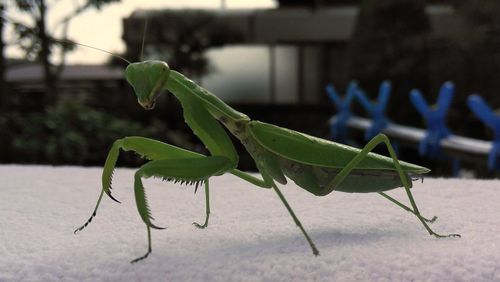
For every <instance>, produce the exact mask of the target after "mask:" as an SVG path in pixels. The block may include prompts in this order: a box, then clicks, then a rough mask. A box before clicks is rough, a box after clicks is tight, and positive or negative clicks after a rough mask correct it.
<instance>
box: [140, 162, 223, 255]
mask: <svg viewBox="0 0 500 282" xmlns="http://www.w3.org/2000/svg"><path fill="white" fill-rule="evenodd" d="M228 163H229V160H228V159H227V158H225V157H220V156H208V157H200V158H187V159H167V160H156V161H150V162H148V163H146V164H144V165H143V166H141V168H140V169H139V170H138V171H137V172H136V173H135V184H134V191H135V200H136V204H137V209H138V211H139V214H140V216H141V218H142V220H143V221H144V223H145V224H146V225H147V226H148V251H147V253H146V254H145V255H143V256H141V257H139V258H137V259H135V260H133V261H132V262H137V261H139V260H142V259H144V258H146V257H147V256H148V255H149V254H150V253H151V232H150V229H149V228H155V229H162V228H161V227H158V226H155V225H154V224H152V223H151V219H152V217H151V213H150V209H149V206H148V203H147V199H146V194H145V191H144V185H143V184H142V178H149V177H159V178H163V179H166V180H174V181H175V182H178V181H180V182H187V183H191V182H193V183H199V182H207V181H208V179H209V177H211V176H213V175H216V174H218V173H219V172H220V171H224V170H226V168H227V166H228ZM205 187H206V188H207V189H208V185H207V186H205ZM206 191H208V190H206ZM207 205H208V194H207ZM207 211H208V209H207ZM207 224H208V212H207V217H206V219H205V226H203V227H206V225H207Z"/></svg>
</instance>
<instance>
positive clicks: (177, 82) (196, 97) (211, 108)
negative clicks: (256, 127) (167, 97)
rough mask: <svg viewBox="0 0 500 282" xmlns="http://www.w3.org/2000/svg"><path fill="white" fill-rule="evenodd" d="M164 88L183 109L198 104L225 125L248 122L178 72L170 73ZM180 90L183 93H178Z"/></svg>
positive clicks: (240, 114) (238, 113)
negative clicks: (174, 97) (175, 98)
mask: <svg viewBox="0 0 500 282" xmlns="http://www.w3.org/2000/svg"><path fill="white" fill-rule="evenodd" d="M165 88H166V89H167V90H169V91H170V92H171V93H172V94H174V95H175V96H176V97H177V98H178V99H179V100H180V101H181V103H182V104H183V107H189V105H190V103H200V104H201V105H203V107H204V108H205V109H206V110H207V111H208V112H209V113H210V114H211V115H212V116H213V117H214V118H215V119H217V120H219V121H221V122H222V123H223V124H225V125H230V124H234V123H241V122H244V121H249V120H250V118H249V117H248V116H247V115H245V114H243V113H241V112H238V111H237V110H235V109H233V108H232V107H230V106H229V105H228V104H226V103H224V102H223V101H222V100H221V99H219V98H218V97H217V96H215V95H214V94H212V93H210V92H209V91H208V90H206V89H204V88H202V87H201V86H199V85H197V84H196V83H194V82H193V81H192V80H190V79H189V78H187V77H185V76H184V75H183V74H181V73H179V72H176V71H171V72H170V76H169V78H168V80H167V83H166V87H165ZM181 89H182V90H183V91H179V90H181ZM187 93H189V94H187Z"/></svg>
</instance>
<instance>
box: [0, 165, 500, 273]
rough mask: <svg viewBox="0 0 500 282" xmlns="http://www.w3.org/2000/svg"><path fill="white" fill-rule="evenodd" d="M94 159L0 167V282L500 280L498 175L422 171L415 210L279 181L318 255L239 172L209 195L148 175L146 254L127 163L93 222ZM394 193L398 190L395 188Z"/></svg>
mask: <svg viewBox="0 0 500 282" xmlns="http://www.w3.org/2000/svg"><path fill="white" fill-rule="evenodd" d="M100 173H101V169H100V168H77V167H56V168H54V167H47V166H10V165H9V166H0V179H2V181H1V184H0V281H75V280H78V281H410V280H411V281H500V181H498V180H496V181H478V180H459V179H452V180H449V179H426V180H425V181H424V183H423V184H421V183H415V188H414V189H412V190H413V193H414V196H415V198H416V201H417V204H419V207H420V209H421V211H422V213H423V214H424V215H427V216H432V215H437V216H438V217H439V218H438V220H437V222H436V223H434V224H433V225H432V226H433V227H434V229H435V231H437V232H442V233H446V232H459V233H461V234H462V236H463V237H462V238H461V239H435V238H433V237H430V236H429V235H428V234H427V233H426V231H425V230H424V228H423V227H422V225H421V224H420V223H419V222H418V221H417V219H416V218H415V217H414V216H413V215H411V214H409V213H407V212H405V211H403V210H401V209H400V208H399V207H397V206H395V205H393V204H391V203H390V202H389V201H387V200H385V199H384V198H382V197H380V196H378V195H377V194H346V193H332V194H330V195H328V196H326V197H322V198H320V197H314V196H313V195H311V194H309V193H307V192H305V191H304V190H302V189H299V188H297V186H295V185H294V184H288V185H287V186H285V187H282V191H283V193H284V194H285V196H286V197H287V198H288V200H289V203H290V204H291V206H292V207H293V208H294V209H295V212H296V213H297V215H298V217H299V218H300V219H301V220H302V223H303V224H304V225H305V227H306V229H307V230H308V231H309V234H310V235H311V237H312V238H313V240H314V241H315V242H316V245H317V246H318V248H319V250H320V252H321V255H320V256H319V257H314V256H313V255H312V254H311V250H310V249H309V246H308V244H307V242H306V241H305V239H304V238H303V237H302V234H301V233H300V231H299V229H298V228H296V227H295V225H294V223H293V221H292V219H291V218H290V216H289V215H288V213H287V211H286V209H285V208H284V206H283V205H282V204H281V202H280V200H279V198H278V197H277V196H276V195H275V194H274V192H273V191H271V190H265V189H258V188H253V187H252V186H251V185H250V184H248V183H246V182H244V181H243V180H240V179H238V178H236V177H234V176H230V175H229V176H223V177H216V178H213V180H212V181H211V184H212V185H211V188H212V189H211V204H212V216H211V218H210V225H209V228H208V229H205V230H198V229H196V228H195V227H194V226H192V225H191V222H192V221H193V220H197V221H202V220H203V219H204V209H205V207H204V194H203V189H200V191H199V192H198V194H197V195H195V196H193V190H192V188H179V187H177V186H175V185H173V184H169V183H165V182H161V181H157V180H147V181H145V185H146V189H147V192H148V196H149V199H150V204H151V207H152V210H153V216H154V217H155V218H156V221H155V223H157V224H158V225H160V226H166V227H168V228H167V229H166V230H162V231H156V230H154V231H153V253H152V255H151V256H150V257H149V258H148V259H146V260H145V261H142V262H140V263H138V264H133V265H131V264H130V263H129V261H130V260H131V259H133V258H135V257H137V256H140V255H142V254H143V253H144V252H145V251H146V228H145V227H144V225H143V223H142V222H141V220H140V218H139V215H138V214H137V210H136V207H135V202H134V195H133V189H132V184H133V173H134V171H133V170H130V169H118V170H117V171H116V173H115V178H114V195H115V196H116V197H117V198H118V199H119V200H122V204H117V203H114V202H112V201H111V200H110V199H108V198H105V199H104V200H103V203H102V205H101V209H100V210H99V211H98V214H97V217H96V218H95V219H94V221H93V222H92V223H91V224H90V225H89V226H88V227H87V229H85V230H84V231H82V232H81V233H80V234H79V235H76V236H75V235H73V230H74V228H75V227H77V226H79V224H81V223H83V222H84V221H85V220H86V219H87V217H88V216H89V215H90V213H91V211H92V209H93V207H94V204H95V200H96V198H97V196H98V193H99V191H100V188H99V185H100ZM390 194H391V195H393V196H395V197H397V198H399V199H404V201H406V198H405V194H404V191H403V190H402V189H399V190H396V191H393V192H391V193H390Z"/></svg>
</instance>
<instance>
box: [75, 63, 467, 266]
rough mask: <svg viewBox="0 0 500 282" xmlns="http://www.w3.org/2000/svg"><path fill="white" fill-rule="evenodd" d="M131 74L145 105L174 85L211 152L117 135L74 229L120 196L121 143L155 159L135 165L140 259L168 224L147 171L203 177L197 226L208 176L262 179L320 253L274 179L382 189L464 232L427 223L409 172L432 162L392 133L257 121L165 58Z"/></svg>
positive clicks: (180, 178) (326, 188)
mask: <svg viewBox="0 0 500 282" xmlns="http://www.w3.org/2000/svg"><path fill="white" fill-rule="evenodd" d="M125 76H126V78H127V80H128V82H129V83H130V84H131V85H132V87H133V88H134V91H135V94H136V96H137V99H138V103H139V104H140V105H141V106H142V107H144V108H145V109H152V108H153V107H154V103H155V100H156V98H157V97H158V95H159V93H160V91H161V90H168V91H169V92H170V93H172V94H173V95H174V96H175V97H176V98H177V99H178V100H179V101H180V103H181V106H182V108H183V114H184V120H185V122H186V123H187V124H188V126H189V127H190V128H191V129H192V130H193V133H194V134H195V135H196V136H197V137H198V138H199V139H200V140H201V141H202V142H203V144H204V145H205V146H206V148H207V149H208V151H209V152H210V155H209V156H205V155H202V154H199V153H195V152H191V151H189V150H185V149H182V148H179V147H176V146H173V145H169V144H166V143H163V142H160V141H157V140H152V139H148V138H144V137H125V138H123V139H119V140H117V141H115V143H114V144H113V146H112V148H111V150H110V152H109V154H108V157H107V159H106V162H105V165H104V169H103V175H102V191H101V194H100V196H99V198H98V200H97V204H96V206H95V209H94V212H93V213H92V216H91V217H90V218H89V219H88V220H87V222H86V223H85V224H84V225H83V226H81V227H79V228H78V229H76V230H75V233H76V232H78V231H81V230H82V229H84V228H85V227H86V226H87V225H88V224H89V223H90V222H91V221H92V219H93V217H94V216H95V215H96V212H97V209H98V207H99V204H100V202H101V199H102V197H103V195H104V194H107V195H108V196H109V197H111V198H112V199H113V200H115V201H117V200H116V199H115V198H114V197H113V196H112V195H111V182H112V175H113V170H114V167H115V164H116V160H117V158H118V154H119V151H120V149H121V150H123V151H134V152H136V153H138V154H140V155H141V156H143V157H144V158H146V159H148V160H150V161H149V162H148V163H146V164H144V165H143V166H141V167H140V168H139V169H138V170H137V172H136V173H135V179H134V193H135V197H136V204H137V209H138V211H139V214H140V216H141V218H142V220H143V221H144V223H145V224H146V227H147V233H148V251H147V253H146V254H145V255H143V256H141V257H139V258H137V259H135V260H133V261H132V262H137V261H139V260H142V259H144V258H146V257H147V256H148V255H149V254H150V253H151V230H150V229H151V228H156V229H162V228H161V227H158V226H156V225H154V224H153V223H152V217H151V214H150V209H149V206H148V203H147V198H146V194H145V191H144V186H143V184H142V179H143V178H148V177H158V178H162V179H165V180H168V181H174V182H180V183H181V184H191V185H196V189H197V188H198V185H200V184H202V185H203V186H204V187H205V200H206V203H205V205H206V215H205V222H204V223H203V224H199V223H196V222H195V223H193V224H194V225H195V226H197V227H199V228H205V227H207V226H208V220H209V215H210V202H209V179H210V177H212V176H217V175H222V174H224V173H231V174H233V175H235V176H237V177H239V178H241V179H243V180H246V181H248V182H250V183H252V184H254V185H256V186H258V187H261V188H269V189H273V190H274V191H275V192H276V194H277V195H278V197H279V198H280V199H281V201H282V202H283V204H284V205H285V207H286V209H287V210H288V212H289V213H290V215H291V216H292V218H293V220H294V222H295V223H296V225H297V226H298V227H299V229H300V230H301V231H302V233H303V235H304V236H305V238H306V239H307V241H308V243H309V245H310V247H311V249H312V252H313V254H315V255H318V254H319V251H318V249H317V248H316V246H315V244H314V243H313V241H312V239H311V238H310V237H309V235H308V233H307V232H306V230H305V229H304V227H303V226H302V224H301V222H300V221H299V219H298V218H297V216H296V215H295V213H294V212H293V210H292V208H291V207H290V205H289V204H288V202H287V201H286V199H285V197H284V196H283V194H282V193H281V191H280V190H279V189H278V187H277V185H276V182H277V183H280V184H286V183H287V178H289V179H291V180H292V181H294V182H295V183H296V184H297V185H298V186H300V187H302V188H304V189H305V190H307V191H309V192H310V193H312V194H314V195H317V196H324V195H327V194H329V193H331V192H332V191H342V192H349V193H369V192H377V193H379V194H380V195H382V196H383V197H384V198H386V199H388V200H389V201H391V202H392V203H394V204H396V205H398V206H399V207H401V208H403V209H404V210H406V211H408V212H411V213H413V214H414V215H415V216H416V217H417V218H418V219H419V220H420V222H421V223H422V224H423V225H424V227H425V229H426V230H427V231H428V232H429V234H431V235H433V236H436V237H460V235H458V234H448V235H440V234H437V233H435V232H434V231H433V230H432V229H431V228H430V227H429V225H428V223H432V222H434V221H435V219H436V217H433V218H432V219H427V218H425V217H423V216H422V215H420V212H419V210H418V208H417V205H416V203H415V200H414V199H413V196H412V194H411V191H410V188H411V186H412V180H411V177H415V176H419V175H421V174H424V173H427V172H428V171H429V170H428V169H427V168H424V167H421V166H418V165H414V164H410V163H406V162H402V161H399V160H398V159H397V157H396V154H395V153H394V150H393V148H392V146H391V144H390V142H389V139H388V138H387V137H386V136H385V135H383V134H379V135H377V136H376V137H374V138H373V139H372V140H371V141H370V142H368V144H367V145H366V146H365V147H364V148H363V149H357V148H352V147H349V146H346V145H342V144H338V143H335V142H331V141H327V140H324V139H320V138H316V137H313V136H309V135H306V134H303V133H300V132H297V131H293V130H289V129H285V128H281V127H278V126H275V125H272V124H267V123H263V122H259V121H253V120H251V119H250V118H249V117H248V116H247V115H245V114H243V113H240V112H238V111H236V110H235V109H233V108H231V107H230V106H228V105H227V104H225V103H224V102H223V101H221V100H220V99H219V98H217V97H216V96H215V95H213V94H211V93H210V92H208V91H207V90H205V89H203V88H202V87H200V86H198V85H197V84H195V83H194V82H193V81H191V80H189V79H188V78H186V77H185V76H184V75H182V74H181V73H178V72H176V71H173V70H170V68H169V66H168V65H167V64H166V63H164V62H160V61H146V62H140V63H133V64H130V65H129V66H128V67H127V69H126V70H125ZM223 127H225V128H226V129H227V130H228V131H229V132H230V133H231V134H232V135H234V136H235V137H236V138H237V139H238V140H239V141H240V142H241V143H242V144H243V145H244V147H245V148H246V150H247V151H248V153H249V154H250V155H251V157H252V158H253V159H254V160H255V163H256V166H257V168H258V171H259V173H260V175H261V177H262V179H260V178H258V177H255V176H253V175H251V174H248V173H246V172H243V171H240V170H238V169H236V167H237V165H238V155H237V152H236V149H235V148H234V146H233V144H232V141H231V139H230V138H229V136H228V135H227V133H226V131H225V130H224V128H223ZM380 143H383V144H385V145H386V147H387V149H388V150H389V154H390V157H385V156H382V155H378V154H375V153H371V151H372V150H373V149H374V148H375V146H377V145H378V144H380ZM397 187H404V189H405V190H406V193H407V196H408V199H409V201H410V206H411V208H410V207H408V206H406V205H404V204H402V203H401V202H399V201H397V200H396V199H394V198H392V197H390V196H389V195H387V194H385V193H384V191H387V190H391V189H394V188H397ZM195 191H196V190H195Z"/></svg>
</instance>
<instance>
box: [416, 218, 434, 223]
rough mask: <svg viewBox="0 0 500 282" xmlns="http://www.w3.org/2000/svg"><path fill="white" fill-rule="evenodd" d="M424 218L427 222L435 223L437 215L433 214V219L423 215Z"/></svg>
mask: <svg viewBox="0 0 500 282" xmlns="http://www.w3.org/2000/svg"><path fill="white" fill-rule="evenodd" d="M420 217H421V218H422V220H423V221H425V222H427V223H434V222H435V221H436V219H437V216H433V217H432V218H431V219H427V218H425V217H423V216H420Z"/></svg>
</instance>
